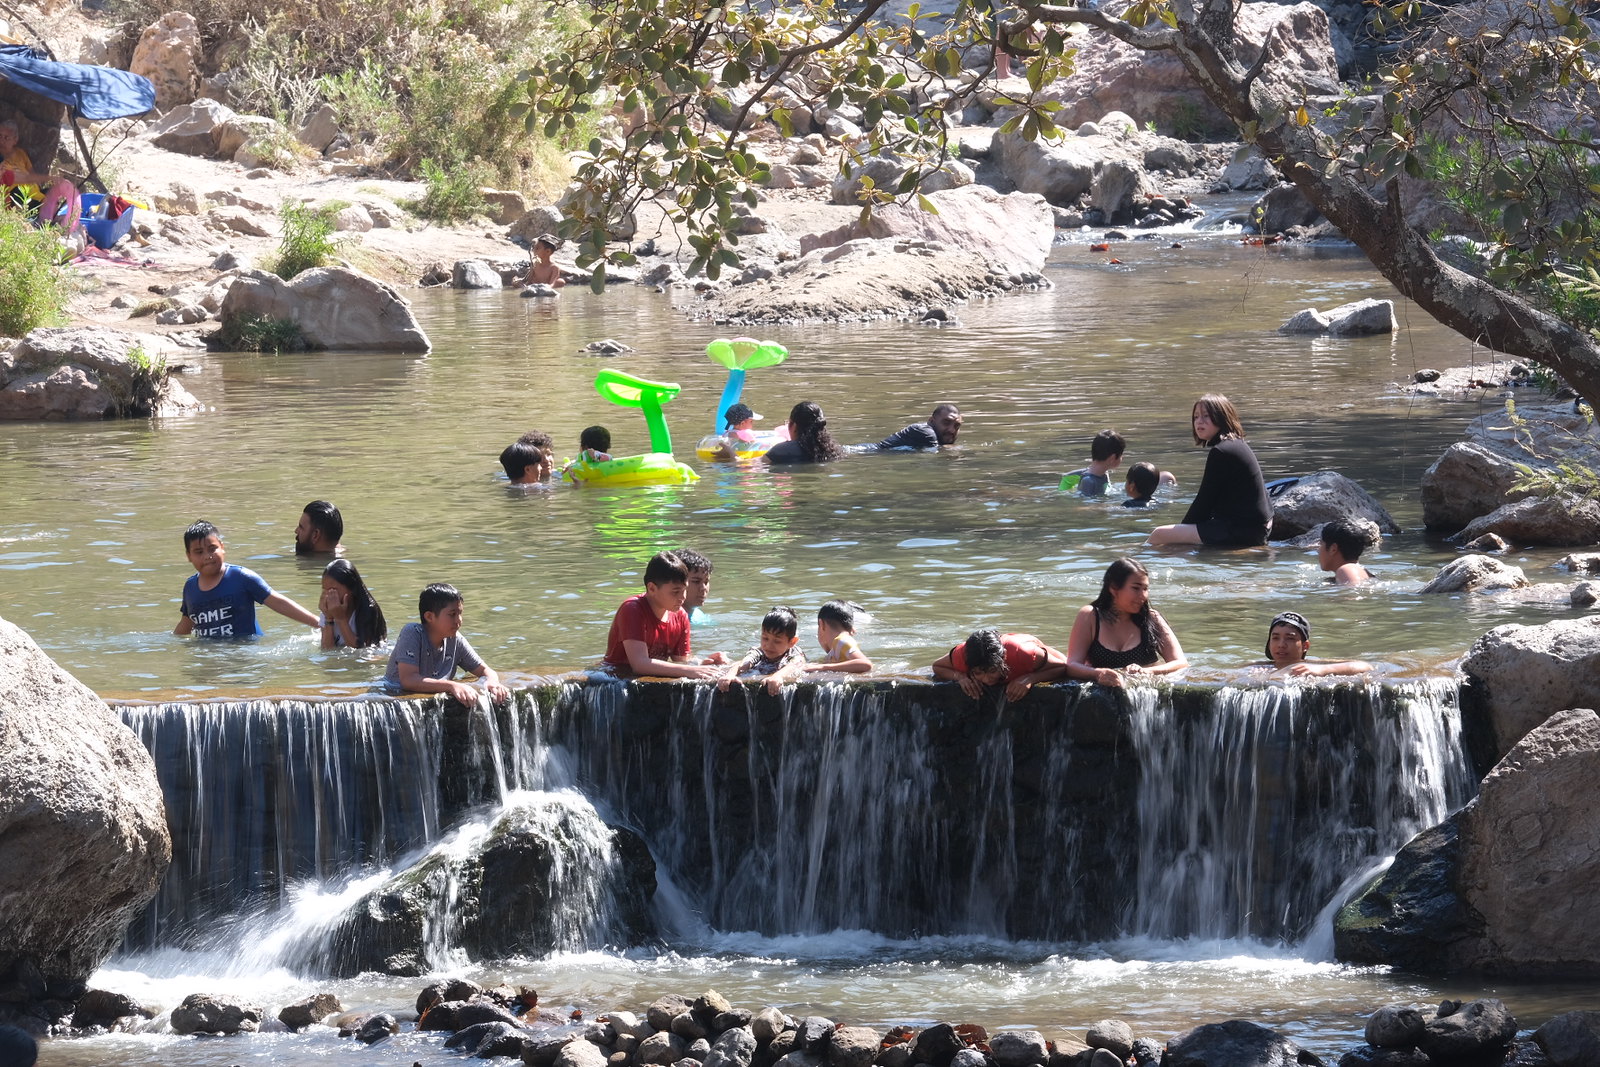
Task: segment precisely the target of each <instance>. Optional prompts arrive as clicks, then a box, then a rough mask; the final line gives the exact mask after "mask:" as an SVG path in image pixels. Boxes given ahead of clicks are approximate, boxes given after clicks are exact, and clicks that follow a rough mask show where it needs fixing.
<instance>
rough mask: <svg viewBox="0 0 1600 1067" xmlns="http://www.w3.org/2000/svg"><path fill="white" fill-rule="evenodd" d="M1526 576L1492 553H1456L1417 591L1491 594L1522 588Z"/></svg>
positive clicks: (1526, 579)
mask: <svg viewBox="0 0 1600 1067" xmlns="http://www.w3.org/2000/svg"><path fill="white" fill-rule="evenodd" d="M1527 584H1528V578H1527V576H1526V575H1524V574H1523V573H1522V568H1521V567H1513V566H1512V565H1511V564H1509V563H1503V562H1501V561H1500V560H1497V559H1495V558H1494V557H1493V556H1486V555H1483V554H1482V553H1477V552H1475V553H1473V554H1471V555H1467V556H1458V557H1456V558H1455V559H1453V560H1451V561H1450V562H1449V563H1446V564H1445V565H1444V566H1443V567H1440V568H1439V573H1438V574H1435V575H1434V576H1433V578H1432V580H1431V581H1429V582H1428V583H1427V584H1426V585H1424V586H1423V587H1422V588H1421V589H1419V590H1418V592H1420V593H1492V592H1495V591H1497V590H1500V589H1521V588H1523V587H1525V586H1526V585H1527Z"/></svg>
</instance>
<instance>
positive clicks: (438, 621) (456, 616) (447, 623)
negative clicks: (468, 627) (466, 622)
mask: <svg viewBox="0 0 1600 1067" xmlns="http://www.w3.org/2000/svg"><path fill="white" fill-rule="evenodd" d="M461 606H462V602H461V601H459V600H458V601H456V602H455V603H454V604H451V605H449V606H448V607H446V608H445V609H444V610H443V611H430V612H427V613H425V614H424V615H423V616H422V623H423V625H424V626H426V627H427V630H428V636H429V637H431V638H432V639H433V640H435V641H443V640H444V639H445V638H447V637H454V636H455V635H456V634H458V633H460V632H461V620H462V619H463V618H464V617H465V613H464V612H463V611H462V610H461Z"/></svg>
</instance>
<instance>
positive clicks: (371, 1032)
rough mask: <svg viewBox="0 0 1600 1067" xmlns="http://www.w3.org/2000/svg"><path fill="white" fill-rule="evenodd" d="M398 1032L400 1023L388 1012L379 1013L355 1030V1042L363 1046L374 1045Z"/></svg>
mask: <svg viewBox="0 0 1600 1067" xmlns="http://www.w3.org/2000/svg"><path fill="white" fill-rule="evenodd" d="M399 1032H400V1021H399V1020H398V1019H396V1018H395V1017H394V1016H393V1015H390V1014H389V1013H388V1012H386V1011H385V1012H379V1013H378V1014H377V1015H374V1016H372V1017H371V1018H370V1019H368V1020H367V1021H366V1022H364V1023H362V1024H361V1026H360V1027H359V1028H358V1029H357V1030H356V1040H357V1041H359V1042H361V1043H362V1044H364V1045H376V1044H377V1043H378V1042H379V1041H382V1040H383V1039H384V1038H386V1037H392V1036H394V1035H395V1034H397V1033H399Z"/></svg>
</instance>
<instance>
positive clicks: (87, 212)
mask: <svg viewBox="0 0 1600 1067" xmlns="http://www.w3.org/2000/svg"><path fill="white" fill-rule="evenodd" d="M79 199H80V200H81V201H82V203H83V215H82V216H81V217H80V218H79V220H78V221H79V223H80V224H81V225H82V226H83V232H84V233H87V234H88V235H89V240H91V241H93V242H94V243H95V245H96V246H97V247H99V248H110V247H112V246H113V245H115V244H116V243H117V242H118V241H120V240H122V239H123V238H124V237H126V236H128V231H129V230H131V229H133V211H134V209H133V205H132V204H129V205H128V206H127V207H126V208H124V209H123V212H122V214H120V215H118V216H117V217H116V218H114V219H108V218H106V217H105V215H106V198H105V197H104V196H103V195H101V194H100V193H84V194H83V195H82V196H81V197H79Z"/></svg>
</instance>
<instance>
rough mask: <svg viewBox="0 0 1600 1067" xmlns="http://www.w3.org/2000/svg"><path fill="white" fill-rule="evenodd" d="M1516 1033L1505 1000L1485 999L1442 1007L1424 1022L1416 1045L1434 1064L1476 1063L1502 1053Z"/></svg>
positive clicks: (1513, 1018) (1512, 1018) (1515, 1024)
mask: <svg viewBox="0 0 1600 1067" xmlns="http://www.w3.org/2000/svg"><path fill="white" fill-rule="evenodd" d="M1447 1007H1453V1008H1455V1010H1454V1011H1446V1010H1445V1008H1447ZM1516 1036H1517V1020H1516V1018H1515V1017H1514V1016H1513V1015H1512V1014H1511V1012H1509V1011H1507V1010H1506V1006H1505V1003H1504V1002H1503V1001H1500V1000H1495V999H1493V998H1485V999H1483V1000H1473V1001H1469V1002H1468V1003H1466V1004H1462V1005H1459V1006H1457V1005H1454V1004H1447V1005H1444V1006H1443V1007H1441V1008H1440V1009H1439V1013H1438V1014H1437V1015H1435V1016H1434V1017H1433V1018H1432V1019H1429V1020H1428V1021H1427V1023H1426V1024H1424V1025H1423V1027H1422V1036H1421V1037H1419V1038H1418V1039H1417V1047H1418V1048H1419V1049H1421V1050H1422V1051H1423V1052H1425V1053H1427V1054H1428V1058H1429V1059H1431V1060H1433V1062H1435V1063H1443V1064H1451V1063H1479V1062H1483V1061H1484V1059H1485V1057H1494V1056H1496V1054H1498V1053H1501V1052H1504V1051H1505V1048H1506V1046H1507V1045H1509V1044H1511V1039H1512V1038H1514V1037H1516Z"/></svg>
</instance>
